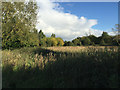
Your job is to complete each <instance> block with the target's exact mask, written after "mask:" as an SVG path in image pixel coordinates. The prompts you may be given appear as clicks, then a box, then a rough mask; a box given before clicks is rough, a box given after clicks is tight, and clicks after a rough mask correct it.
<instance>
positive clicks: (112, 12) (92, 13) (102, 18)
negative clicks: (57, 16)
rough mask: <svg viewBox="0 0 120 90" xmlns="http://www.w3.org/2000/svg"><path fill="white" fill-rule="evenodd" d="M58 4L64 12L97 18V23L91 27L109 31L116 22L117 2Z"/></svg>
mask: <svg viewBox="0 0 120 90" xmlns="http://www.w3.org/2000/svg"><path fill="white" fill-rule="evenodd" d="M59 4H60V6H61V7H63V8H64V12H65V13H71V14H74V15H77V16H78V17H81V16H84V17H86V18H87V19H97V21H98V24H97V25H95V26H93V27H92V28H94V29H99V30H104V31H106V30H107V31H110V30H111V28H113V27H114V25H115V24H118V3H117V2H60V3H59Z"/></svg>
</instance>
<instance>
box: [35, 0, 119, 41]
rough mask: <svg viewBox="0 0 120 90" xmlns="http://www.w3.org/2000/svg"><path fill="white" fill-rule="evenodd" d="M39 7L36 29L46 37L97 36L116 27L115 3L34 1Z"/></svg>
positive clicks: (69, 39) (66, 38)
mask: <svg viewBox="0 0 120 90" xmlns="http://www.w3.org/2000/svg"><path fill="white" fill-rule="evenodd" d="M37 3H38V6H39V7H40V9H39V13H38V22H39V23H38V24H37V26H36V28H37V29H38V30H40V29H41V30H42V31H43V33H44V34H45V35H46V36H47V37H50V35H51V34H52V33H54V34H56V37H61V38H63V40H64V41H65V40H66V41H71V40H72V39H73V38H77V37H82V36H86V34H88V35H90V34H93V35H95V36H97V37H99V36H101V34H102V33H103V31H104V32H107V33H108V34H109V35H115V33H114V32H113V31H112V28H114V26H115V24H118V2H50V1H49V0H46V1H39V2H37Z"/></svg>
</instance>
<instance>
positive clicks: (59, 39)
mask: <svg viewBox="0 0 120 90" xmlns="http://www.w3.org/2000/svg"><path fill="white" fill-rule="evenodd" d="M56 39H57V42H58V44H57V46H63V45H64V41H63V40H62V38H59V37H58V38H56Z"/></svg>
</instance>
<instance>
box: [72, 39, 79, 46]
mask: <svg viewBox="0 0 120 90" xmlns="http://www.w3.org/2000/svg"><path fill="white" fill-rule="evenodd" d="M72 43H73V44H74V46H81V42H80V41H79V39H74V40H72Z"/></svg>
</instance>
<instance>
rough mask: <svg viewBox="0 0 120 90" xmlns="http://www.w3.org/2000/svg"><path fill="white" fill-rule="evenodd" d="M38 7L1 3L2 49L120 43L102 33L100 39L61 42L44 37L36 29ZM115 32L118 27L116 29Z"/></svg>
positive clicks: (90, 38)
mask: <svg viewBox="0 0 120 90" xmlns="http://www.w3.org/2000/svg"><path fill="white" fill-rule="evenodd" d="M37 14H38V6H37V3H36V2H34V1H33V2H30V1H28V2H2V37H0V38H2V48H3V49H9V48H21V47H33V46H42V47H50V46H81V45H83V46H86V45H115V46H118V45H119V43H120V38H119V37H120V36H119V35H116V36H109V35H108V34H107V32H103V34H102V35H101V36H100V37H96V36H94V35H89V36H84V37H77V38H76V39H73V40H72V41H63V39H62V38H60V37H56V36H55V34H52V35H51V37H46V36H45V34H44V33H43V32H42V30H40V31H39V32H38V30H37V29H36V23H37ZM116 29H117V30H119V29H118V27H117V28H116Z"/></svg>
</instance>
